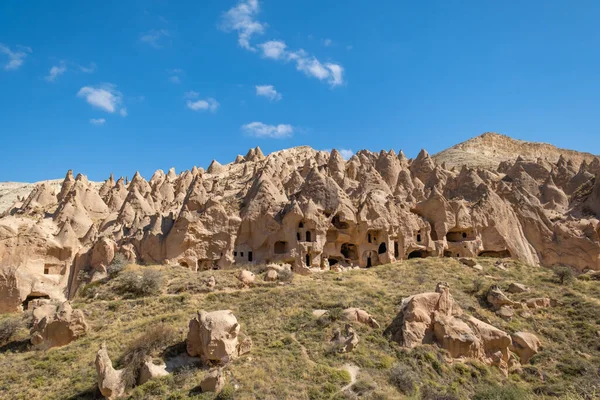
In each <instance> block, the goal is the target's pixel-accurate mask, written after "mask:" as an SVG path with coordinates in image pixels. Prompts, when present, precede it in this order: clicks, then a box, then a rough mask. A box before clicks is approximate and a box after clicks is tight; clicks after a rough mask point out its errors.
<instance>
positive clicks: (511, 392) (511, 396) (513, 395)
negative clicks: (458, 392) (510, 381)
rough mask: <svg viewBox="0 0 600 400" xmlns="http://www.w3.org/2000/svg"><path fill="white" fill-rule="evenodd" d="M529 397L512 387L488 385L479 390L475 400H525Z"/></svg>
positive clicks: (474, 397)
mask: <svg viewBox="0 0 600 400" xmlns="http://www.w3.org/2000/svg"><path fill="white" fill-rule="evenodd" d="M528 397H529V396H528V395H527V393H526V392H525V391H524V390H522V389H520V388H518V387H516V386H512V385H504V386H500V385H486V386H480V387H479V388H477V390H476V392H475V394H474V395H473V397H472V399H473V400H523V399H527V398H528Z"/></svg>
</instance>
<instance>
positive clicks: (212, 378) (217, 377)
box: [200, 368, 225, 393]
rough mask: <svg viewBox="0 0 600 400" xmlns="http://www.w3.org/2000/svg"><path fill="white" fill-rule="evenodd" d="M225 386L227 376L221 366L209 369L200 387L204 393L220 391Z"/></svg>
mask: <svg viewBox="0 0 600 400" xmlns="http://www.w3.org/2000/svg"><path fill="white" fill-rule="evenodd" d="M224 386H225V376H224V375H223V371H221V369H220V368H214V369H212V370H211V371H209V372H208V373H207V374H206V375H204V378H202V380H201V381H200V389H202V393H206V392H215V393H219V392H220V391H221V390H222V389H223V387H224Z"/></svg>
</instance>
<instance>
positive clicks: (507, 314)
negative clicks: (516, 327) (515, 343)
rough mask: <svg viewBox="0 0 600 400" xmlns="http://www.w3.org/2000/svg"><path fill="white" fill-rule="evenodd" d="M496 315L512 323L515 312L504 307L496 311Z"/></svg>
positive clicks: (510, 308)
mask: <svg viewBox="0 0 600 400" xmlns="http://www.w3.org/2000/svg"><path fill="white" fill-rule="evenodd" d="M496 315H497V316H499V317H500V318H502V319H503V320H505V321H510V320H511V319H512V317H513V316H514V315H515V311H514V310H513V309H512V307H509V306H502V307H500V309H499V310H498V311H496Z"/></svg>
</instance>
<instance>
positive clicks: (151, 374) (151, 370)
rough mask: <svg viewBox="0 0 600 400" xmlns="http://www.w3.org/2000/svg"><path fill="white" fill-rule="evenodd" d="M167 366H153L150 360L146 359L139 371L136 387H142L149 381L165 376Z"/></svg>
mask: <svg viewBox="0 0 600 400" xmlns="http://www.w3.org/2000/svg"><path fill="white" fill-rule="evenodd" d="M167 375H169V373H168V372H167V365H166V364H164V363H161V364H159V365H156V364H154V362H153V361H152V359H147V360H146V361H145V362H144V364H143V365H142V367H141V368H140V371H139V377H138V385H143V384H144V383H146V382H148V381H149V380H151V379H155V378H160V377H162V376H167Z"/></svg>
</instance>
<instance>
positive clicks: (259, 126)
mask: <svg viewBox="0 0 600 400" xmlns="http://www.w3.org/2000/svg"><path fill="white" fill-rule="evenodd" d="M242 130H243V131H244V132H245V133H247V134H248V135H250V136H254V137H259V138H272V139H283V138H286V137H290V136H292V135H293V134H294V127H293V126H292V125H289V124H279V125H267V124H263V123H262V122H250V123H249V124H246V125H242Z"/></svg>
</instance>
